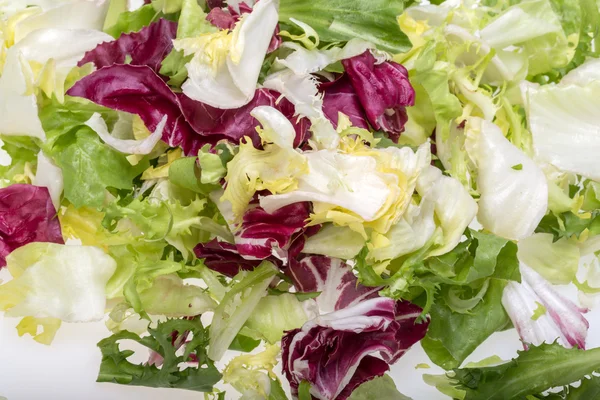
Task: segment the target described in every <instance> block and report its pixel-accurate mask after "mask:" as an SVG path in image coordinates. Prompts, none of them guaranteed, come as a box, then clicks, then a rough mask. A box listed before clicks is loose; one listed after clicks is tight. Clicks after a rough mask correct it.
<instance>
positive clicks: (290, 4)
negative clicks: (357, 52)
mask: <svg viewBox="0 0 600 400" xmlns="http://www.w3.org/2000/svg"><path fill="white" fill-rule="evenodd" d="M403 9H404V4H403V2H401V1H397V2H389V1H386V0H374V1H372V2H370V3H368V4H367V3H364V2H362V1H360V0H345V1H341V0H335V1H310V0H300V1H298V0H282V1H281V2H280V5H279V21H280V22H281V23H283V24H288V21H289V20H290V18H294V19H296V20H299V21H303V22H307V23H309V22H310V26H311V27H312V28H313V29H314V30H315V31H316V32H317V33H318V35H319V37H320V38H321V40H323V41H325V42H337V41H347V40H350V39H352V38H355V37H359V38H361V39H364V40H367V41H371V42H373V43H374V44H375V45H376V46H378V47H379V48H381V49H382V50H385V51H389V52H392V53H400V52H404V51H406V50H408V48H409V47H410V43H409V41H408V38H407V37H406V36H405V35H404V34H403V33H402V32H401V31H400V29H399V27H398V25H397V24H396V16H398V15H400V14H401V13H402V11H403ZM285 28H286V29H287V26H285ZM288 30H289V29H288Z"/></svg>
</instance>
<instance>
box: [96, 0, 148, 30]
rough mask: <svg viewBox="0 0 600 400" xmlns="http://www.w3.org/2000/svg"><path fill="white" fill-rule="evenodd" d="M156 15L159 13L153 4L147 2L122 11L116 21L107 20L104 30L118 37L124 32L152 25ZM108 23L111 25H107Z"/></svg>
mask: <svg viewBox="0 0 600 400" xmlns="http://www.w3.org/2000/svg"><path fill="white" fill-rule="evenodd" d="M156 17H157V13H156V11H155V10H154V8H153V7H152V5H150V4H146V5H143V6H142V7H140V8H138V9H137V10H134V11H124V12H121V13H120V14H118V16H117V18H116V20H115V21H114V23H111V21H109V20H108V19H107V20H106V21H105V27H104V32H106V33H108V34H109V35H110V36H112V37H113V38H115V39H118V38H119V37H120V36H121V35H123V34H128V33H131V32H137V31H139V30H141V29H142V28H144V27H145V26H148V25H150V23H151V22H152V21H153V20H154V19H155V18H156ZM106 24H108V25H109V26H108V27H107V26H106Z"/></svg>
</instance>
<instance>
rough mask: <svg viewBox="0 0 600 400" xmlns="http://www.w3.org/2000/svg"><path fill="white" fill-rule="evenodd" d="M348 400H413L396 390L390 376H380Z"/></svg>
mask: <svg viewBox="0 0 600 400" xmlns="http://www.w3.org/2000/svg"><path fill="white" fill-rule="evenodd" d="M348 400H411V399H410V397H406V396H404V395H403V394H402V393H400V392H399V391H398V389H396V384H395V383H394V380H393V379H392V378H390V376H389V375H383V376H379V377H377V378H375V379H372V380H370V381H367V382H365V383H363V384H362V385H360V386H359V387H357V388H356V389H354V391H353V392H352V394H351V395H350V397H349V398H348Z"/></svg>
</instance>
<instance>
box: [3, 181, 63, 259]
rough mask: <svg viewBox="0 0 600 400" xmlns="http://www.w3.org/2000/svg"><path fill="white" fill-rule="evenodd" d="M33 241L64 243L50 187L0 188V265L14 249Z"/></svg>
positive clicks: (16, 186)
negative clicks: (49, 190) (49, 191)
mask: <svg viewBox="0 0 600 400" xmlns="http://www.w3.org/2000/svg"><path fill="white" fill-rule="evenodd" d="M31 242H51V243H60V244H64V243H65V242H64V241H63V237H62V233H61V230H60V222H59V221H58V218H57V217H56V210H55V209H54V205H52V199H51V198H50V194H49V193H48V189H47V188H45V187H38V186H33V185H22V184H16V185H11V186H8V187H6V188H4V189H0V267H4V266H6V256H7V255H9V254H10V253H11V252H12V251H13V250H15V249H17V248H19V247H21V246H24V245H26V244H28V243H31Z"/></svg>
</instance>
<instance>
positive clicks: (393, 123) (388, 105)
mask: <svg viewBox="0 0 600 400" xmlns="http://www.w3.org/2000/svg"><path fill="white" fill-rule="evenodd" d="M342 65H343V66H344V69H345V70H346V73H347V75H348V77H349V78H350V82H351V83H352V86H353V87H354V90H355V91H356V94H357V95H358V98H359V99H360V102H361V104H362V106H363V108H364V109H365V112H366V114H367V118H368V120H369V123H370V124H371V126H372V127H373V128H375V129H376V130H379V129H383V130H384V131H385V132H387V133H388V135H389V137H390V139H392V140H394V141H396V142H397V141H398V138H399V137H400V133H401V132H403V131H404V124H406V121H407V119H408V117H407V115H406V109H405V107H407V106H412V105H414V103H415V91H414V89H413V87H412V86H411V84H410V82H409V80H408V71H406V68H404V67H403V66H402V65H400V64H397V63H395V62H392V61H385V62H383V63H381V64H376V60H375V57H373V55H372V54H371V52H370V51H365V52H364V53H363V54H361V55H359V56H356V57H352V58H348V59H346V60H343V61H342Z"/></svg>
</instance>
